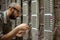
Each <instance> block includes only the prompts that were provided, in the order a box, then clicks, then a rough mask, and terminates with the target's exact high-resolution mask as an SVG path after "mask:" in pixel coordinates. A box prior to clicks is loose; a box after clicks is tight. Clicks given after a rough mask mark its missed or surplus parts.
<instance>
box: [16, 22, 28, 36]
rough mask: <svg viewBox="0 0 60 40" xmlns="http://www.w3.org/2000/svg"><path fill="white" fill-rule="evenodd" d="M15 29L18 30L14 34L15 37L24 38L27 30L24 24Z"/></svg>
mask: <svg viewBox="0 0 60 40" xmlns="http://www.w3.org/2000/svg"><path fill="white" fill-rule="evenodd" d="M17 28H18V29H19V31H18V33H17V34H16V36H17V37H22V36H24V34H25V33H26V31H27V30H29V26H28V25H27V24H25V23H23V24H20V25H18V26H17Z"/></svg>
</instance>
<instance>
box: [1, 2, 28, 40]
mask: <svg viewBox="0 0 60 40" xmlns="http://www.w3.org/2000/svg"><path fill="white" fill-rule="evenodd" d="M20 11H21V6H20V5H19V4H17V3H12V4H10V5H9V6H8V9H7V10H6V11H5V12H3V13H1V16H0V40H11V39H12V38H13V37H14V36H18V37H21V36H23V35H24V34H25V32H26V30H28V29H29V26H28V25H27V24H25V23H22V24H20V25H18V26H16V28H14V29H13V30H12V26H11V21H10V19H13V20H15V19H16V18H17V17H18V16H20V15H21V14H20ZM2 30H3V31H2Z"/></svg>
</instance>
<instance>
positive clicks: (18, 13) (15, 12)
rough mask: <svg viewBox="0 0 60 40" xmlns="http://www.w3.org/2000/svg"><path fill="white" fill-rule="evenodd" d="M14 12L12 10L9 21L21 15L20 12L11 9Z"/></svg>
mask: <svg viewBox="0 0 60 40" xmlns="http://www.w3.org/2000/svg"><path fill="white" fill-rule="evenodd" d="M13 9H14V10H13V12H12V13H11V15H10V17H9V18H10V19H14V20H15V19H16V18H17V17H18V16H20V15H21V14H20V10H17V9H16V8H13Z"/></svg>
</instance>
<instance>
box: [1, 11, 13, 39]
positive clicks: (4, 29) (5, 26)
mask: <svg viewBox="0 0 60 40" xmlns="http://www.w3.org/2000/svg"><path fill="white" fill-rule="evenodd" d="M11 30H12V25H11V21H8V22H7V19H6V11H5V12H1V13H0V38H1V37H2V36H3V35H4V34H7V33H8V32H10V31H11Z"/></svg>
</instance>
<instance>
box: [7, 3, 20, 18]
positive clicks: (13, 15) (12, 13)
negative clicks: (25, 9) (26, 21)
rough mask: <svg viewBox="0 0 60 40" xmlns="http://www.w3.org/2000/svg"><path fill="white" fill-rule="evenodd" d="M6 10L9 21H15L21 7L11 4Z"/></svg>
mask: <svg viewBox="0 0 60 40" xmlns="http://www.w3.org/2000/svg"><path fill="white" fill-rule="evenodd" d="M8 10H9V12H8V13H9V18H10V19H16V18H17V17H18V16H20V15H21V14H20V12H21V6H20V4H18V3H11V4H10V5H9V6H8Z"/></svg>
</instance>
